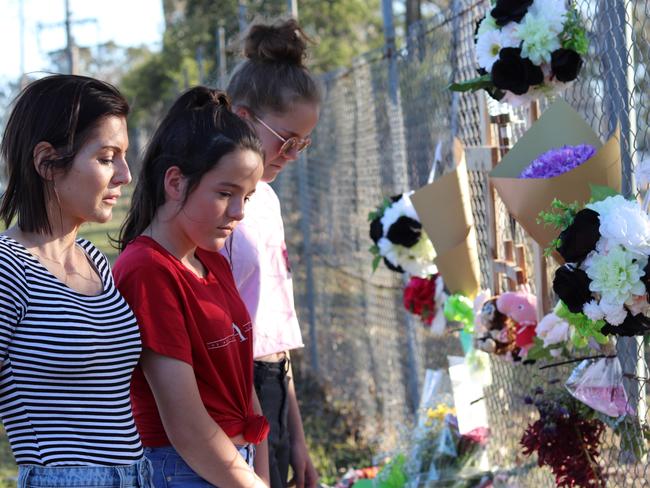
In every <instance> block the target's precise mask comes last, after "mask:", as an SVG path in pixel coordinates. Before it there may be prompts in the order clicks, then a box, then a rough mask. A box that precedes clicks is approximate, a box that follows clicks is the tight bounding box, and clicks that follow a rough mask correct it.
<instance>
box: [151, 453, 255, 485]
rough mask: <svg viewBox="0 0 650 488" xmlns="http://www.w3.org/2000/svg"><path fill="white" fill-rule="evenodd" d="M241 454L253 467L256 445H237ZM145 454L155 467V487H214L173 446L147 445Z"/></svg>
mask: <svg viewBox="0 0 650 488" xmlns="http://www.w3.org/2000/svg"><path fill="white" fill-rule="evenodd" d="M237 449H238V450H239V454H241V456H242V457H243V458H244V459H245V460H246V462H247V463H248V465H249V466H250V467H251V469H253V461H254V459H255V446H254V445H253V444H247V445H245V446H237ZM144 455H145V457H146V458H147V459H149V461H151V465H152V467H153V486H154V487H155V488H179V487H183V488H208V487H211V486H212V487H213V486H214V485H211V484H210V483H208V482H207V481H205V480H204V479H203V478H201V477H200V476H199V475H198V474H196V472H195V471H194V470H193V469H192V468H190V466H189V465H188V464H187V463H186V462H185V461H184V460H183V458H182V457H181V456H180V454H178V452H176V449H174V448H173V447H171V446H166V447H145V448H144Z"/></svg>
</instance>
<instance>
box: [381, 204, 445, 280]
mask: <svg viewBox="0 0 650 488" xmlns="http://www.w3.org/2000/svg"><path fill="white" fill-rule="evenodd" d="M411 194H412V192H408V193H403V194H402V195H396V196H393V197H390V198H387V199H385V200H384V201H383V202H382V204H381V205H380V206H379V207H378V208H377V209H376V210H374V211H372V212H370V214H369V215H368V220H369V222H370V238H371V239H372V241H373V243H374V244H373V245H372V246H371V247H370V252H371V253H372V254H373V256H374V258H373V262H372V268H373V271H374V270H376V269H377V267H378V266H379V263H380V262H381V261H382V260H383V262H384V264H385V265H386V267H387V268H388V269H390V270H391V271H395V272H397V273H405V272H406V273H408V274H409V275H411V276H419V277H428V276H431V275H435V274H436V273H437V271H438V270H437V269H436V266H435V265H434V264H433V261H434V258H435V257H436V253H435V250H434V249H433V245H432V244H431V241H430V240H429V237H428V236H427V234H426V232H424V230H423V229H422V224H421V223H420V219H419V217H418V214H417V212H416V211H415V208H414V207H413V204H412V203H411V199H410V195H411Z"/></svg>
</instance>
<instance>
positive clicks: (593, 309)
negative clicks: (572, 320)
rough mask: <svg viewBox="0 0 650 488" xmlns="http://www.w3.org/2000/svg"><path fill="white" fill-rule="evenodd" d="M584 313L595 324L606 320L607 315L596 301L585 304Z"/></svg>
mask: <svg viewBox="0 0 650 488" xmlns="http://www.w3.org/2000/svg"><path fill="white" fill-rule="evenodd" d="M582 312H583V313H584V314H585V315H586V316H587V318H588V319H589V320H593V321H594V322H597V321H598V320H602V319H604V318H605V313H604V312H603V311H602V310H601V309H600V306H599V305H598V302H597V301H596V300H592V301H590V302H587V303H585V304H584V306H583V307H582Z"/></svg>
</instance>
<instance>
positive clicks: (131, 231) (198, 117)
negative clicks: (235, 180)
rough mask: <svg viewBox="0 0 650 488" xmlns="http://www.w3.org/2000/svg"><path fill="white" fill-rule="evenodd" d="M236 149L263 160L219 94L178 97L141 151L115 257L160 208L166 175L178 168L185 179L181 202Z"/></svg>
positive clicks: (206, 91)
mask: <svg viewBox="0 0 650 488" xmlns="http://www.w3.org/2000/svg"><path fill="white" fill-rule="evenodd" d="M241 149H249V150H251V151H254V152H256V153H257V154H259V155H260V157H261V158H262V159H264V155H263V153H262V145H261V143H260V141H259V139H258V138H257V136H256V135H255V131H254V130H253V129H252V128H251V127H250V126H249V125H248V123H246V122H245V121H244V120H242V119H240V118H239V117H238V116H237V115H236V114H235V113H233V112H232V111H231V107H230V101H229V99H228V97H227V95H226V94H225V93H224V92H222V91H219V90H215V89H212V88H207V87H205V86H197V87H194V88H191V89H189V90H188V91H186V92H185V93H183V94H182V95H181V96H180V97H179V98H178V99H177V100H176V101H175V102H174V104H173V105H172V107H171V108H170V109H169V112H167V115H165V118H164V119H163V120H162V122H161V123H160V125H159V126H158V129H156V132H155V133H154V135H153V137H152V138H151V141H150V142H149V144H148V146H147V149H146V151H145V154H144V157H143V159H142V162H141V169H140V174H139V176H138V183H137V185H136V187H135V192H134V194H133V198H132V199H131V208H130V209H129V213H128V215H127V217H126V220H125V221H124V223H123V225H122V228H121V229H120V236H119V238H118V241H117V245H118V248H119V249H120V251H123V250H124V249H125V248H126V246H127V245H128V244H129V243H130V242H131V241H133V239H135V238H136V237H138V236H139V235H140V234H142V232H143V231H144V230H145V229H146V228H147V227H148V226H149V225H150V224H151V222H152V221H153V218H154V216H155V215H156V211H157V210H158V208H159V207H160V206H161V205H162V204H164V203H165V173H166V172H167V170H168V169H169V168H170V167H172V166H177V167H178V168H179V169H180V171H181V173H182V174H183V176H185V177H186V178H187V179H188V184H187V187H186V193H185V195H184V199H185V200H186V199H187V197H188V196H189V195H190V194H191V193H192V191H193V190H194V189H195V188H196V186H197V185H198V184H199V182H200V181H201V178H202V177H203V175H204V174H205V173H207V172H208V171H210V170H211V169H212V168H214V167H215V166H216V165H217V164H218V163H219V160H220V159H221V158H222V157H223V156H225V155H227V154H230V153H232V152H233V151H236V150H241Z"/></svg>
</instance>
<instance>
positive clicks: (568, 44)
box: [560, 6, 589, 56]
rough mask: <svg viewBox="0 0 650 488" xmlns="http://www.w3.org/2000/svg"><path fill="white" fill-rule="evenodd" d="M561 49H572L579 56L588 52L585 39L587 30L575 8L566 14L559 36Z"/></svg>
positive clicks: (587, 42)
mask: <svg viewBox="0 0 650 488" xmlns="http://www.w3.org/2000/svg"><path fill="white" fill-rule="evenodd" d="M560 39H561V43H562V47H563V48H565V49H573V50H574V51H575V52H577V53H578V54H581V55H583V56H584V55H585V54H587V51H588V50H589V40H588V39H587V29H585V26H584V24H583V22H582V19H581V18H580V15H579V14H578V11H577V10H576V8H575V6H572V7H571V8H570V9H569V11H568V12H567V16H566V22H565V23H564V30H563V31H562V34H561V35H560Z"/></svg>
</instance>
